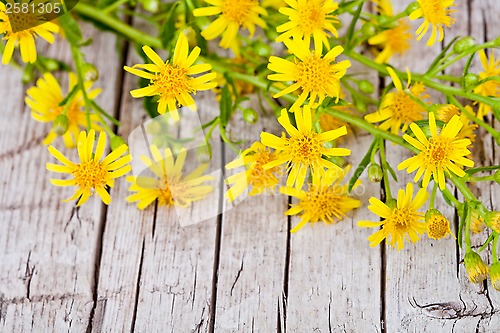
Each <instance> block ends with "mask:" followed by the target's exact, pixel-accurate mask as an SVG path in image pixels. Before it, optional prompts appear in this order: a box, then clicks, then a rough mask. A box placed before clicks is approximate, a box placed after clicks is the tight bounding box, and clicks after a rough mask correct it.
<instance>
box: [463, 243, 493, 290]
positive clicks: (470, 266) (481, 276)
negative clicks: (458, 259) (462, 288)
mask: <svg viewBox="0 0 500 333" xmlns="http://www.w3.org/2000/svg"><path fill="white" fill-rule="evenodd" d="M464 264H465V270H466V272H467V276H468V277H469V280H470V282H472V283H481V282H483V281H484V280H486V279H487V278H488V272H489V269H488V266H487V265H486V264H485V263H484V261H483V259H481V257H480V256H479V254H477V253H476V252H474V251H470V250H469V251H468V252H467V253H466V254H465V257H464Z"/></svg>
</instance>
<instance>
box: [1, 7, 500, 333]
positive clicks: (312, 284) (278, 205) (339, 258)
mask: <svg viewBox="0 0 500 333" xmlns="http://www.w3.org/2000/svg"><path fill="white" fill-rule="evenodd" d="M457 4H458V6H457V9H458V12H457V13H456V16H457V24H455V25H454V26H453V29H451V30H450V31H449V32H448V33H447V35H446V39H445V41H449V40H451V38H452V36H454V35H461V34H471V35H472V36H474V37H475V38H476V40H477V41H483V40H484V39H485V38H488V39H492V38H495V37H496V36H497V35H498V33H497V31H498V24H499V23H498V22H497V17H496V13H498V12H499V10H500V8H499V4H498V3H497V1H495V0H475V1H473V0H469V1H457ZM395 7H396V8H403V7H404V4H395ZM85 34H86V35H87V36H89V37H90V36H92V37H93V40H94V45H93V46H92V47H91V48H89V49H87V50H85V51H86V53H87V59H88V60H89V61H90V62H93V63H95V64H96V65H97V67H98V68H99V71H100V72H101V79H100V80H99V81H98V82H97V83H96V86H100V87H103V88H105V89H104V92H103V94H102V95H101V96H100V97H99V100H98V101H99V103H100V104H101V105H102V106H104V107H105V108H106V109H107V110H109V111H111V112H113V113H115V114H117V116H119V119H120V121H121V123H122V126H121V127H120V128H118V132H119V134H121V135H123V136H124V137H127V136H128V135H129V134H130V133H131V132H132V131H133V130H134V129H135V128H137V127H139V126H141V124H143V123H144V122H145V121H146V119H147V118H146V117H145V116H144V112H143V110H142V102H141V101H140V100H134V99H132V98H131V97H130V95H129V93H128V92H129V91H130V90H131V89H133V88H134V87H135V86H136V82H137V81H136V78H135V77H133V76H132V75H129V74H124V73H123V71H122V69H121V67H122V65H123V64H128V65H130V64H133V63H136V62H138V57H137V55H136V54H135V50H134V49H133V48H129V49H128V50H125V51H124V52H123V53H121V54H120V53H119V52H118V53H117V52H116V50H115V49H114V48H113V47H111V46H114V45H115V43H116V41H115V39H114V37H113V36H111V35H107V34H103V33H96V32H95V30H94V29H92V28H87V27H86V28H85ZM424 43H425V38H424V41H421V42H415V43H414V45H413V48H412V50H411V52H410V54H409V55H407V56H405V57H404V58H401V59H394V61H391V63H392V64H394V65H396V66H397V67H403V66H404V65H411V68H412V70H416V71H422V70H424V69H425V68H424V65H425V63H427V62H428V61H429V59H432V57H433V56H434V55H435V54H436V52H438V50H437V49H433V50H432V51H429V49H427V48H424V47H423V45H424ZM48 52H49V54H51V55H57V56H58V57H60V58H62V59H66V60H68V59H69V58H70V54H69V52H68V50H67V48H66V47H65V46H64V43H58V44H56V45H54V46H52V47H50V48H48ZM121 55H123V56H124V59H122V58H121ZM473 69H474V70H478V69H480V66H478V64H477V62H476V64H475V65H474V67H473ZM455 71H459V68H458V67H454V68H452V69H451V73H457V72H455ZM20 76H21V73H20V72H19V71H16V70H15V69H12V68H9V67H5V66H4V67H2V68H1V70H0V100H2V102H3V104H2V109H1V110H0V170H1V172H0V186H1V187H0V188H1V190H0V332H30V331H31V332H52V331H54V332H64V331H68V332H122V331H137V332H251V331H252V332H253V331H256V332H274V331H278V332H423V331H426V332H497V331H498V330H499V327H500V316H499V313H498V309H499V308H500V294H499V293H496V292H495V291H494V290H492V287H491V285H489V284H485V285H484V286H483V285H482V286H473V285H471V284H470V283H469V282H468V281H467V278H466V275H465V271H464V268H463V264H461V263H460V261H461V260H462V258H463V255H464V253H463V252H462V251H461V250H459V249H458V247H457V244H456V242H455V241H454V240H453V239H452V238H449V239H447V240H444V241H440V242H436V241H432V240H430V239H428V238H427V237H424V239H423V240H422V241H421V242H419V243H417V244H416V246H406V247H405V250H403V251H399V252H397V251H395V250H393V249H392V248H382V247H381V248H377V249H370V248H369V247H368V242H367V241H366V237H367V236H368V235H370V234H371V233H372V232H373V230H368V229H360V228H358V227H357V226H356V221H358V220H360V219H376V216H375V215H373V214H372V213H371V212H369V211H368V210H367V208H366V202H367V199H368V198H369V197H370V196H381V195H383V193H382V191H381V188H380V185H379V184H371V183H369V181H368V180H367V179H366V177H365V176H363V177H362V180H363V184H364V189H365V191H364V192H363V193H362V194H360V196H359V198H360V199H361V200H362V201H363V202H364V203H365V206H364V207H363V208H361V209H359V210H357V211H356V212H355V213H353V214H350V215H349V216H348V217H347V218H346V219H345V220H344V221H342V222H341V223H339V224H336V225H324V224H321V223H319V224H316V225H313V226H311V225H309V226H306V227H305V228H304V229H303V230H301V232H299V233H296V234H290V233H289V230H290V227H291V226H293V225H295V224H296V223H297V222H298V219H296V218H290V219H289V218H287V217H286V216H284V215H283V212H284V211H285V210H286V209H287V207H288V204H289V200H288V199H287V198H286V197H283V196H278V195H268V196H260V197H251V198H246V199H245V201H244V202H243V203H241V204H239V205H237V206H236V207H234V208H232V209H227V211H225V212H224V213H223V214H222V215H219V216H218V217H216V218H211V219H209V220H207V221H203V222H202V223H197V224H193V225H190V224H189V221H188V222H186V221H179V220H178V218H177V214H176V212H175V211H174V210H168V209H165V208H164V207H163V208H162V207H159V208H158V209H157V208H155V207H150V208H148V209H146V210H144V211H139V210H137V208H136V207H135V205H133V204H127V203H126V202H125V198H126V196H127V195H128V193H127V188H128V183H127V182H126V181H125V180H124V179H121V180H119V181H118V182H117V184H116V186H115V188H114V189H113V190H112V196H113V200H114V202H113V203H112V204H111V205H110V206H109V207H104V206H103V205H102V204H101V203H100V202H99V201H98V200H96V199H91V200H90V202H89V203H88V204H86V205H85V206H84V208H82V209H75V208H74V207H73V206H72V205H71V204H63V203H61V200H62V199H63V198H66V197H68V196H70V194H71V193H70V190H69V189H64V190H60V189H55V188H53V187H52V186H51V185H50V184H49V182H48V179H49V178H50V177H55V176H56V175H54V174H51V173H50V172H47V171H46V169H45V162H46V161H48V160H49V159H50V155H49V154H48V152H47V150H46V148H45V147H44V146H42V145H41V141H42V139H43V137H44V136H45V134H46V132H47V130H48V129H49V128H48V126H44V125H41V124H39V123H36V122H35V121H34V120H32V119H31V115H30V112H29V109H28V108H26V107H25V106H24V102H23V98H24V92H25V89H26V88H27V87H23V86H22V85H21V84H20ZM375 79H376V78H375ZM197 101H198V102H199V105H200V107H199V114H200V115H201V117H202V121H207V120H209V119H210V117H211V116H213V115H214V112H217V109H216V106H215V105H216V103H215V100H214V96H213V95H212V94H211V93H207V94H199V95H198V97H197ZM252 105H254V106H255V108H256V109H259V106H258V103H256V102H255V101H254V102H253V104H252ZM495 125H496V126H497V128H498V124H495ZM257 126H263V127H265V128H266V130H268V131H273V132H278V133H279V132H280V131H281V130H282V129H281V128H280V126H279V125H278V124H277V122H276V121H275V120H274V119H272V117H267V118H266V117H262V114H261V119H260V120H259V125H257ZM256 128H257V127H251V126H249V125H247V124H245V123H244V122H243V121H242V119H241V116H240V115H236V116H235V117H234V119H233V120H232V123H231V128H230V130H231V131H232V132H233V134H234V135H235V136H237V137H239V138H242V139H245V140H248V141H247V145H246V146H245V147H247V146H248V145H249V142H250V141H252V140H254V139H256V138H257V137H258V134H259V132H258V130H256ZM369 143H370V137H368V136H367V135H364V134H363V133H361V132H359V133H358V135H357V136H352V137H351V138H350V139H348V140H346V141H344V142H343V143H342V145H345V146H349V147H350V148H351V149H353V152H354V153H353V156H351V157H350V158H349V159H348V160H349V162H350V163H352V164H356V163H357V162H359V160H360V159H361V158H362V156H363V154H364V151H365V150H366V148H367V146H368V144H369ZM132 145H137V146H140V145H141V143H140V142H136V141H134V142H133V143H131V146H132ZM477 145H482V146H483V149H482V152H483V154H482V156H481V158H482V159H483V161H484V164H489V163H499V162H500V150H499V149H498V147H496V146H495V145H494V143H493V142H489V141H486V140H484V141H483V140H478V143H477ZM215 146H216V147H217V146H218V144H217V143H216V144H215ZM219 148H222V146H220V147H219ZM387 148H388V158H389V160H390V161H391V162H392V165H396V164H397V163H399V162H400V161H402V160H403V159H405V158H407V157H408V156H410V155H409V154H408V152H405V151H404V150H403V149H398V148H394V147H393V146H392V145H391V144H390V143H388V144H387ZM393 148H394V149H393ZM216 152H218V153H219V155H217V154H216V156H218V160H217V161H218V162H217V163H219V162H220V163H219V167H220V166H222V165H223V163H222V162H223V159H222V156H224V159H225V162H227V161H228V160H229V159H230V158H231V157H232V154H230V153H229V151H228V149H226V150H225V151H224V149H216ZM398 178H399V180H400V181H399V183H397V184H394V187H393V188H392V191H393V194H395V193H396V192H397V190H398V189H399V188H401V187H402V186H403V185H404V184H405V182H406V181H409V180H411V178H412V177H411V175H410V176H408V175H406V173H405V172H398ZM477 192H478V194H480V195H481V199H482V200H483V201H484V202H487V203H489V204H490V206H491V207H490V208H494V209H497V210H498V209H500V207H499V206H498V200H499V198H500V189H499V187H498V185H496V184H495V185H492V186H483V187H482V188H479V189H477ZM437 205H438V208H439V209H441V210H442V212H443V213H444V214H445V215H446V216H448V217H449V218H450V219H453V221H454V223H455V226H454V229H453V231H454V232H455V231H456V227H457V226H456V223H457V218H456V213H455V212H454V211H453V209H450V208H449V206H447V205H445V204H444V203H443V202H442V200H441V199H440V198H439V199H438V203H437ZM226 208H227V207H226ZM186 224H187V225H186ZM482 239H484V236H482ZM476 245H477V244H476ZM486 259H487V258H486Z"/></svg>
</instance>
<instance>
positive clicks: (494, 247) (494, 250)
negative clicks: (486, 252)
mask: <svg viewBox="0 0 500 333" xmlns="http://www.w3.org/2000/svg"><path fill="white" fill-rule="evenodd" d="M493 237H494V238H493V244H491V263H492V264H496V263H497V262H498V255H497V248H498V239H499V238H500V237H499V236H498V233H496V232H495V233H494V236H493Z"/></svg>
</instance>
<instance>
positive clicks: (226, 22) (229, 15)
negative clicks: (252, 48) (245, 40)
mask: <svg viewBox="0 0 500 333" xmlns="http://www.w3.org/2000/svg"><path fill="white" fill-rule="evenodd" d="M205 2H206V3H208V4H210V5H212V6H211V7H204V8H196V9H195V10H194V11H193V15H194V16H213V15H219V17H218V18H217V19H216V20H215V21H213V22H212V23H211V24H210V25H209V26H208V27H207V28H206V29H204V30H203V31H202V32H201V35H202V36H203V37H205V39H206V40H212V39H215V38H217V37H218V36H220V35H222V39H221V41H220V43H219V45H220V46H221V47H223V48H226V49H227V48H229V47H231V45H233V44H234V43H235V42H236V36H237V35H238V30H239V29H240V27H244V28H245V29H248V31H249V32H250V37H252V36H253V34H254V33H255V26H256V25H257V26H259V27H261V28H265V27H266V22H265V21H264V20H263V19H262V18H261V17H260V15H262V16H267V11H266V10H265V9H264V8H263V7H261V6H260V5H259V1H257V0H205Z"/></svg>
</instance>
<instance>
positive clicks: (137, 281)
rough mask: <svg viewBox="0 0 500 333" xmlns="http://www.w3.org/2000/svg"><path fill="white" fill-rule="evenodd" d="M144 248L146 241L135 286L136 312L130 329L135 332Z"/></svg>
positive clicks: (143, 243) (143, 240) (143, 244)
mask: <svg viewBox="0 0 500 333" xmlns="http://www.w3.org/2000/svg"><path fill="white" fill-rule="evenodd" d="M144 248H145V239H144V238H143V239H142V250H141V259H140V261H139V271H138V273H137V280H136V284H135V299H134V312H133V314H132V323H131V327H130V331H131V332H134V331H135V324H136V320H137V311H138V309H139V296H140V288H141V278H142V265H143V263H144Z"/></svg>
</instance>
